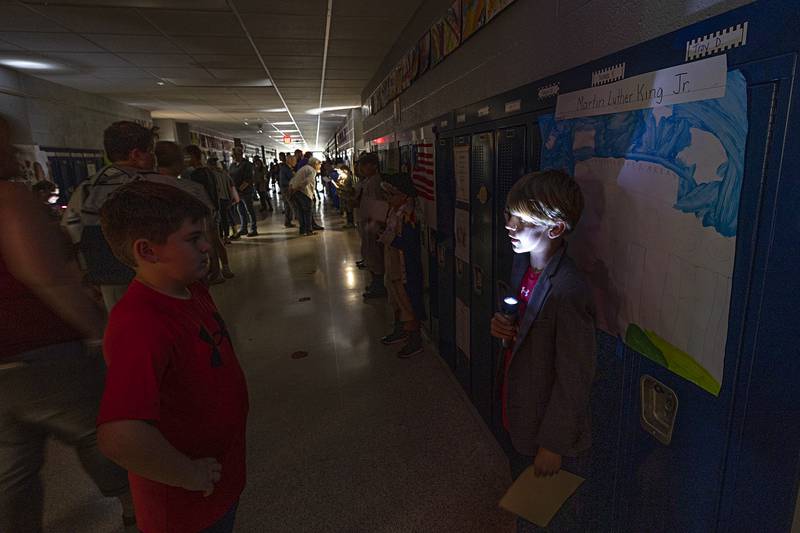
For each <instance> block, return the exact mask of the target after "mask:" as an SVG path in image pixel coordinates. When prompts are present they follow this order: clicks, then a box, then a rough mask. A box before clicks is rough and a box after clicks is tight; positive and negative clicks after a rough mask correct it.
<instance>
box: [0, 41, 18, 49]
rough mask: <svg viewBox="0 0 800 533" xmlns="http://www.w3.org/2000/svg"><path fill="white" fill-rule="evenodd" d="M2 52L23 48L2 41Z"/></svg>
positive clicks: (0, 43)
mask: <svg viewBox="0 0 800 533" xmlns="http://www.w3.org/2000/svg"><path fill="white" fill-rule="evenodd" d="M0 50H22V47H20V46H17V45H16V44H11V43H10V42H8V41H3V40H2V39H0Z"/></svg>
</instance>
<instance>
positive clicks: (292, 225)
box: [283, 222, 297, 228]
mask: <svg viewBox="0 0 800 533" xmlns="http://www.w3.org/2000/svg"><path fill="white" fill-rule="evenodd" d="M283 227H284V228H296V227H297V226H295V225H294V224H292V223H291V222H290V223H289V224H284V225H283Z"/></svg>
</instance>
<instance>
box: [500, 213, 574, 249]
mask: <svg viewBox="0 0 800 533" xmlns="http://www.w3.org/2000/svg"><path fill="white" fill-rule="evenodd" d="M506 231H508V237H509V238H510V239H511V247H512V248H513V250H514V253H516V254H524V253H528V252H531V253H534V254H535V253H539V252H543V251H545V250H547V249H548V247H550V245H551V244H552V241H553V240H555V239H557V238H558V237H559V236H560V235H561V231H558V229H557V228H554V227H553V226H546V225H544V224H540V223H536V222H533V221H530V220H526V219H523V218H522V217H520V216H519V215H517V214H514V213H508V212H506Z"/></svg>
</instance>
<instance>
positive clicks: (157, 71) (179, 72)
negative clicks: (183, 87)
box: [147, 67, 214, 81]
mask: <svg viewBox="0 0 800 533" xmlns="http://www.w3.org/2000/svg"><path fill="white" fill-rule="evenodd" d="M147 70H148V71H149V72H151V73H152V74H153V75H155V76H158V77H160V78H180V79H196V80H198V81H199V80H212V79H214V77H213V76H212V75H211V74H210V73H209V72H208V71H207V70H206V69H204V68H194V67H151V68H148V69H147Z"/></svg>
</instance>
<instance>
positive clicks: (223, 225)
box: [206, 156, 239, 244]
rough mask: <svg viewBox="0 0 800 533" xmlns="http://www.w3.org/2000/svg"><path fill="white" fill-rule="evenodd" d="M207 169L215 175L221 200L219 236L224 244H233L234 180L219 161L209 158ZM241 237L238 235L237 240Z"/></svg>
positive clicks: (218, 195)
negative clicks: (232, 208)
mask: <svg viewBox="0 0 800 533" xmlns="http://www.w3.org/2000/svg"><path fill="white" fill-rule="evenodd" d="M206 164H207V168H208V169H209V170H210V171H211V172H212V173H213V174H214V180H215V181H214V183H215V184H216V186H217V197H218V198H219V236H220V238H221V239H222V243H223V244H230V243H231V235H230V234H231V218H230V210H231V206H232V205H233V189H234V188H235V187H234V185H233V180H232V179H231V177H230V176H229V175H228V173H227V172H225V171H224V170H222V167H221V166H220V165H219V159H218V158H216V157H213V156H212V157H209V158H208V159H207V160H206ZM238 237H239V236H238V235H237V236H236V238H238Z"/></svg>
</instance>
